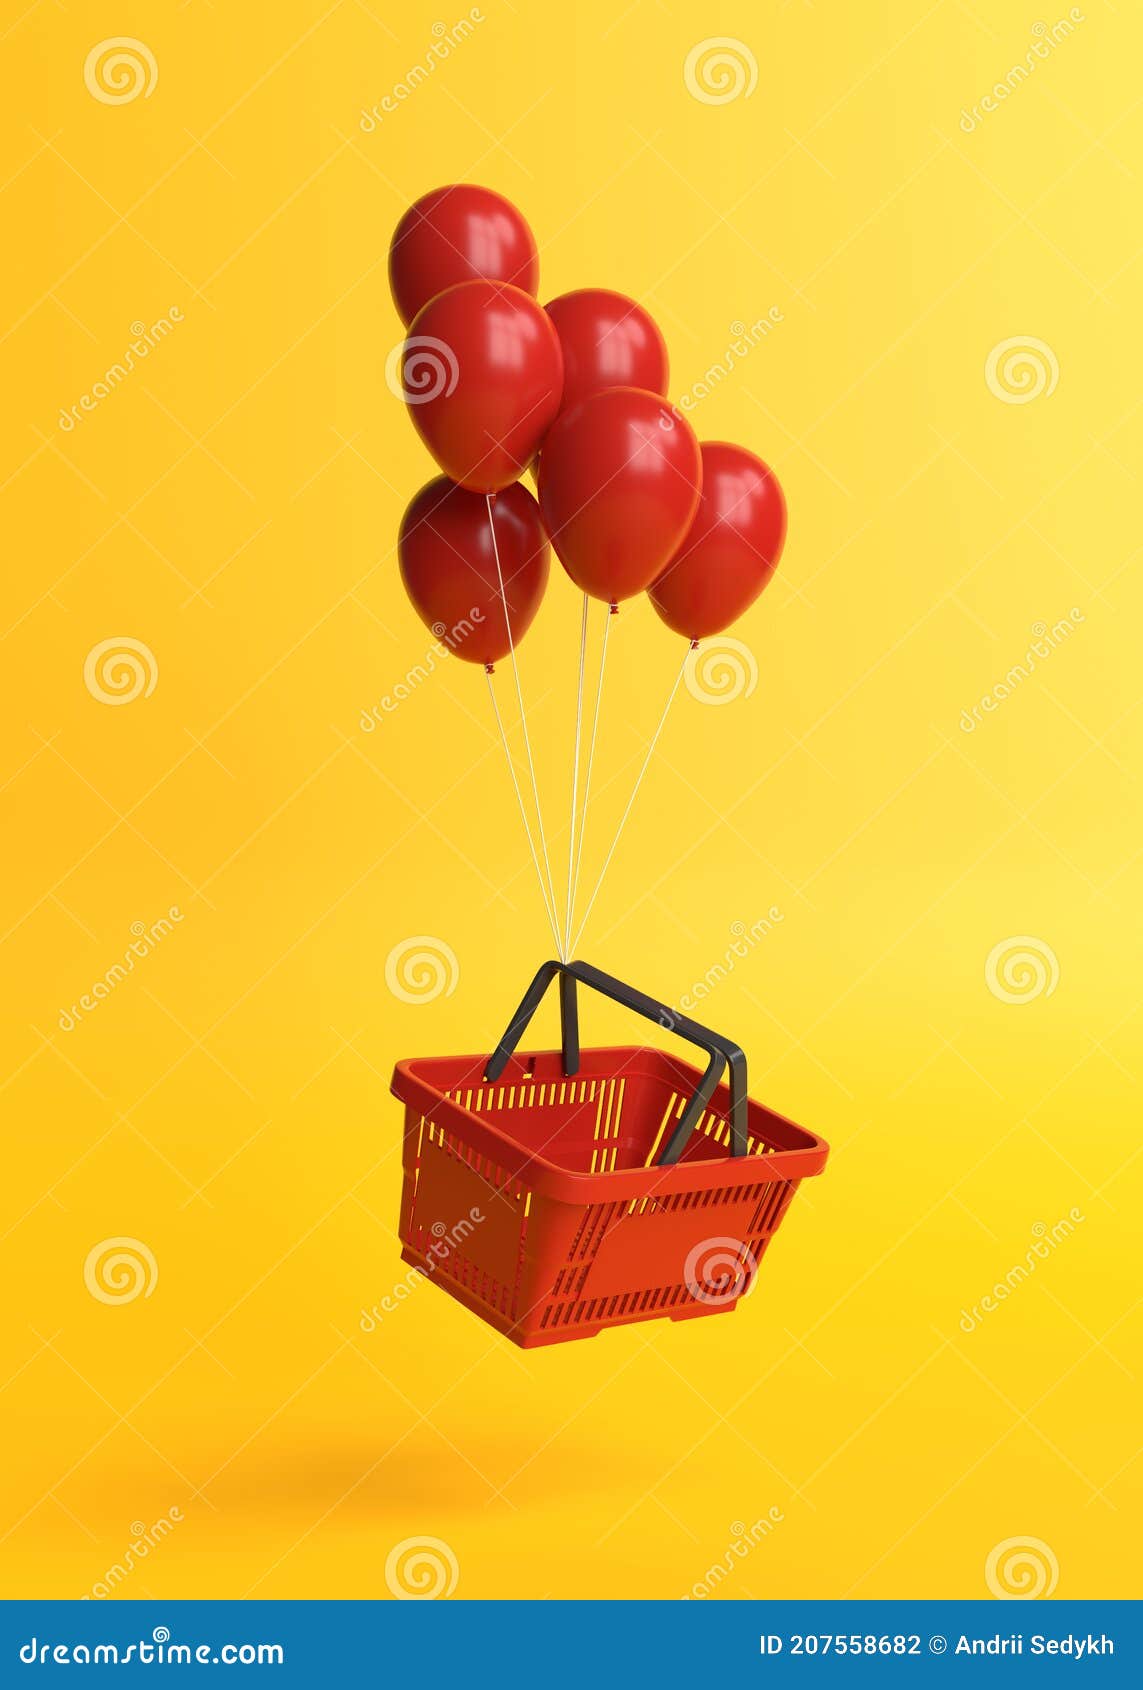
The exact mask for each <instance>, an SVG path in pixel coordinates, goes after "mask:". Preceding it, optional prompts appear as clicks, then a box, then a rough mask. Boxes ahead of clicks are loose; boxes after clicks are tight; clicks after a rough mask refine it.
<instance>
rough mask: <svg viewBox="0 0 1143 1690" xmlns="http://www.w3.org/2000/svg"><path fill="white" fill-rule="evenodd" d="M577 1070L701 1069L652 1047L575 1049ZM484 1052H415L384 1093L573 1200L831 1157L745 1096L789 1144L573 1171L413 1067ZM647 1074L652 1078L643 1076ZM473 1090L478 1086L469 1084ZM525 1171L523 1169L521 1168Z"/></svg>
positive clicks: (509, 1076)
mask: <svg viewBox="0 0 1143 1690" xmlns="http://www.w3.org/2000/svg"><path fill="white" fill-rule="evenodd" d="M580 1057H581V1067H580V1069H579V1072H578V1073H577V1074H576V1075H575V1076H569V1077H568V1078H569V1083H570V1081H571V1080H572V1079H583V1080H588V1079H596V1080H598V1079H616V1078H619V1077H620V1075H621V1074H623V1075H627V1076H632V1077H633V1076H634V1075H636V1074H637V1073H638V1069H637V1067H636V1064H637V1063H639V1062H641V1061H643V1060H644V1059H648V1058H649V1059H651V1061H652V1062H653V1063H654V1064H655V1067H656V1069H657V1073H658V1075H659V1076H661V1075H662V1072H663V1068H664V1066H666V1067H668V1068H669V1069H671V1070H673V1071H674V1072H675V1073H676V1074H678V1075H679V1077H680V1078H681V1077H684V1076H685V1077H686V1078H688V1079H693V1081H694V1082H695V1083H696V1084H697V1082H698V1080H699V1078H700V1070H699V1069H697V1068H695V1067H694V1066H693V1065H692V1064H691V1063H689V1062H686V1061H685V1060H683V1059H682V1058H680V1057H677V1056H675V1055H674V1054H673V1053H671V1052H668V1051H664V1050H660V1049H658V1048H657V1047H655V1046H654V1045H593V1046H590V1047H585V1048H584V1049H582V1050H581V1052H580ZM599 1058H622V1059H623V1060H622V1062H621V1063H619V1065H618V1068H619V1071H618V1072H616V1065H615V1063H613V1062H610V1061H609V1062H608V1063H607V1065H606V1066H607V1072H606V1073H605V1072H603V1071H596V1072H592V1071H591V1070H592V1068H595V1067H597V1064H598V1059H599ZM487 1060H488V1056H487V1053H486V1052H482V1053H474V1054H472V1055H469V1056H439V1055H437V1056H414V1057H407V1058H405V1059H404V1060H403V1061H400V1062H398V1063H397V1064H396V1066H395V1067H394V1070H393V1077H392V1081H391V1084H390V1090H391V1091H392V1093H393V1096H394V1097H396V1098H397V1099H398V1100H399V1101H400V1102H402V1103H404V1104H405V1105H406V1106H407V1107H408V1108H409V1109H411V1110H415V1111H417V1112H418V1115H419V1117H420V1118H421V1119H429V1120H435V1121H437V1122H438V1123H441V1124H443V1123H445V1122H447V1124H448V1125H449V1126H450V1127H451V1128H452V1129H453V1130H454V1131H460V1132H461V1134H462V1135H463V1137H464V1139H465V1141H466V1143H468V1144H469V1145H470V1146H471V1147H472V1148H474V1149H477V1150H479V1151H482V1152H483V1153H484V1154H486V1155H489V1156H492V1157H494V1158H495V1160H496V1161H497V1162H498V1163H499V1164H500V1165H501V1166H502V1167H503V1168H504V1169H505V1171H506V1172H508V1173H510V1174H512V1176H513V1177H515V1178H520V1179H525V1180H526V1183H527V1184H528V1185H529V1187H530V1188H531V1189H532V1190H534V1191H537V1192H539V1193H541V1194H543V1195H547V1196H551V1197H556V1198H560V1199H563V1200H565V1201H571V1202H576V1203H584V1202H591V1203H605V1202H609V1201H612V1200H618V1199H622V1198H630V1197H651V1196H656V1195H660V1194H662V1195H667V1194H669V1193H671V1192H676V1191H702V1190H712V1189H715V1188H717V1187H723V1186H730V1185H753V1184H756V1183H770V1182H772V1181H775V1180H795V1179H803V1178H806V1177H808V1176H810V1175H813V1174H818V1173H821V1171H822V1169H823V1168H824V1166H825V1163H826V1158H827V1157H828V1155H829V1145H828V1144H827V1143H826V1141H825V1139H823V1138H821V1137H820V1136H819V1135H818V1134H817V1133H814V1132H812V1131H810V1129H809V1128H808V1127H802V1126H799V1125H798V1124H797V1123H796V1122H795V1121H791V1120H790V1119H789V1118H788V1117H787V1116H784V1115H780V1114H778V1113H777V1112H776V1111H775V1110H772V1109H769V1108H767V1107H766V1105H765V1104H762V1103H759V1102H758V1101H757V1100H756V1099H753V1098H751V1099H749V1100H748V1108H749V1109H750V1110H751V1111H760V1112H761V1114H762V1115H763V1117H764V1119H765V1122H766V1123H767V1124H769V1123H772V1124H773V1125H774V1126H775V1127H777V1128H778V1129H779V1130H780V1132H782V1133H783V1134H784V1135H788V1136H789V1137H790V1138H791V1139H793V1140H794V1141H795V1142H793V1143H791V1144H790V1145H785V1146H781V1147H780V1148H778V1149H775V1150H773V1151H771V1152H770V1154H769V1155H767V1156H765V1157H762V1156H746V1157H734V1156H731V1155H730V1154H729V1152H728V1151H723V1152H721V1153H720V1154H719V1155H717V1156H702V1157H695V1158H692V1159H689V1160H687V1161H682V1162H676V1163H675V1164H673V1165H672V1166H669V1167H662V1166H658V1167H654V1166H653V1167H638V1168H621V1169H616V1170H614V1171H612V1172H609V1173H590V1172H584V1171H581V1170H578V1169H571V1168H567V1167H564V1166H562V1165H561V1164H560V1163H558V1162H555V1161H553V1160H552V1159H551V1158H550V1157H548V1156H546V1155H544V1154H543V1152H542V1151H539V1150H531V1149H529V1148H528V1146H526V1145H523V1144H521V1143H520V1141H519V1140H517V1139H515V1138H513V1137H511V1136H510V1135H509V1134H507V1133H505V1132H504V1131H503V1130H502V1129H501V1128H499V1127H498V1126H496V1125H495V1124H494V1123H493V1122H492V1121H490V1120H489V1119H488V1118H487V1117H486V1116H484V1115H480V1114H478V1113H477V1112H476V1111H475V1110H471V1109H466V1108H465V1106H464V1105H463V1104H462V1103H460V1102H458V1101H457V1100H456V1099H455V1098H450V1097H448V1096H447V1095H446V1093H445V1092H444V1091H442V1090H441V1089H440V1088H439V1086H437V1085H436V1084H434V1083H433V1080H432V1079H431V1078H430V1077H428V1076H426V1075H425V1074H424V1073H423V1072H419V1071H418V1070H421V1069H422V1068H423V1067H424V1066H425V1065H427V1064H430V1063H431V1064H437V1063H441V1062H447V1063H449V1064H462V1065H465V1066H468V1067H470V1068H471V1069H472V1071H473V1072H482V1071H483V1067H484V1064H485V1063H486V1062H487ZM540 1062H543V1063H545V1065H547V1064H550V1063H554V1064H556V1065H557V1066H558V1067H559V1069H560V1072H561V1075H562V1054H561V1052H560V1051H558V1050H542V1051H524V1052H517V1053H515V1054H514V1055H513V1057H512V1058H511V1059H510V1061H509V1063H508V1065H507V1067H506V1068H505V1071H504V1073H503V1074H502V1075H501V1077H500V1078H499V1079H498V1080H497V1081H495V1082H494V1085H495V1087H497V1088H504V1089H509V1088H511V1087H512V1086H516V1085H521V1084H541V1083H544V1081H542V1080H538V1079H537V1078H536V1076H535V1073H534V1069H535V1067H536V1064H537V1063H540ZM647 1077H652V1076H650V1075H648V1076H647ZM474 1089H476V1088H475V1087H474ZM728 1098H729V1092H728V1088H727V1087H726V1086H725V1085H723V1086H719V1087H718V1089H717V1090H716V1092H715V1095H714V1097H713V1098H712V1099H711V1103H712V1106H715V1105H718V1106H723V1107H725V1105H726V1103H727V1101H728ZM419 1126H420V1122H419V1120H418V1119H417V1118H416V1117H414V1118H413V1119H412V1120H411V1121H410V1122H408V1123H407V1125H406V1136H408V1135H409V1134H410V1133H415V1132H418V1131H419ZM525 1170H526V1171H525Z"/></svg>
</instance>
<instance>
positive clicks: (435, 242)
mask: <svg viewBox="0 0 1143 1690" xmlns="http://www.w3.org/2000/svg"><path fill="white" fill-rule="evenodd" d="M480 276H484V277H487V278H489V279H490V280H492V281H494V282H511V283H512V284H513V285H514V286H515V287H518V288H523V289H524V291H525V293H531V294H534V293H535V291H536V289H537V287H538V286H539V283H540V259H539V255H538V253H537V251H536V242H535V238H534V236H533V234H532V231H531V229H529V227H528V225H527V224H526V223H525V221H524V219H523V218H522V217H521V215H520V213H519V212H518V211H517V210H516V207H515V206H514V205H513V204H512V203H511V201H510V200H506V199H505V198H504V197H503V195H502V194H495V193H493V191H492V189H491V188H476V187H473V186H472V185H471V184H469V183H467V182H461V183H458V184H456V185H455V186H453V187H451V188H434V189H433V191H432V192H431V193H429V194H423V195H422V196H421V198H420V199H419V200H417V202H416V204H415V205H411V206H410V207H409V209H408V211H406V213H405V215H404V216H403V217H402V219H401V221H400V222H399V223H398V225H397V227H396V229H395V230H394V231H393V239H392V242H391V243H390V246H389V286H390V288H391V289H392V292H393V303H394V304H395V305H396V307H397V310H398V311H399V312H400V313H401V321H402V322H403V323H411V322H412V320H413V318H414V317H415V316H416V315H417V312H418V311H419V310H420V309H421V307H422V305H427V304H428V302H429V300H430V299H433V298H435V297H436V295H437V294H438V293H443V291H444V289H445V288H451V287H453V286H455V284H456V283H457V282H471V281H473V280H475V279H476V278H477V277H480Z"/></svg>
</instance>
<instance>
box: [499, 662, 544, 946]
mask: <svg viewBox="0 0 1143 1690" xmlns="http://www.w3.org/2000/svg"><path fill="white" fill-rule="evenodd" d="M485 678H486V680H487V681H488V696H489V698H490V699H491V700H492V714H493V715H494V716H495V717H496V726H497V727H498V728H499V730H500V743H501V744H502V745H503V747H504V758H505V761H506V762H507V764H508V773H509V774H510V775H511V777H512V789H513V791H514V792H515V794H516V802H517V804H519V806H520V820H521V821H522V822H523V823H524V832H525V834H526V835H527V838H528V849H529V851H530V852H531V853H532V865H533V867H534V868H535V870H536V879H537V880H538V881H539V882H540V896H541V898H542V899H543V900H544V914H545V915H546V916H547V918H548V920H549V922H550V923H551V927H552V936H553V938H554V939H555V941H556V948H557V950H558V949H559V943H560V934H559V927H558V925H557V923H556V916H555V911H554V910H553V909H552V907H551V906H550V904H549V903H548V889H547V887H546V886H545V885H544V876H543V872H542V871H541V869H540V859H539V857H538V856H537V854H536V842H535V840H534V839H533V838H532V829H531V827H530V826H529V824H528V812H527V810H526V809H525V808H524V794H523V793H522V792H521V791H520V782H519V781H518V780H517V779H516V765H515V763H514V762H513V760H512V751H511V748H510V747H509V744H508V735H507V733H506V732H505V731H504V721H503V718H502V717H501V715H500V706H499V704H497V702H496V689H495V687H494V686H493V685H492V675H491V673H490V672H489V671H488V670H487V669H486V670H485Z"/></svg>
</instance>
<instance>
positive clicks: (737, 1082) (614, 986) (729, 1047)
mask: <svg viewBox="0 0 1143 1690" xmlns="http://www.w3.org/2000/svg"><path fill="white" fill-rule="evenodd" d="M557 975H558V976H559V981H560V1022H561V1027H562V1033H563V1038H562V1043H563V1060H564V1073H565V1074H568V1075H571V1074H576V1073H578V1072H579V1011H578V1006H577V1002H576V982H577V981H578V982H580V984H582V985H584V986H590V987H591V988H592V989H593V991H596V992H600V993H601V994H602V995H603V996H604V997H606V998H611V999H612V1000H613V1001H614V1002H615V1003H621V1004H622V1005H623V1006H624V1008H626V1009H633V1010H634V1011H635V1013H636V1014H637V1015H642V1016H644V1017H645V1019H646V1020H648V1021H654V1022H656V1023H657V1024H658V1026H660V1027H665V1028H666V1029H667V1031H668V1032H671V1033H677V1034H678V1035H679V1037H680V1038H683V1039H689V1040H690V1041H691V1043H692V1044H695V1045H698V1047H699V1049H700V1050H704V1051H705V1052H706V1054H707V1066H706V1072H705V1073H704V1074H703V1077H702V1079H701V1080H700V1081H699V1083H698V1086H697V1087H696V1088H695V1094H694V1096H693V1097H692V1098H691V1100H690V1102H689V1103H688V1105H687V1107H686V1109H685V1110H684V1111H683V1114H682V1118H681V1119H680V1121H679V1123H678V1125H677V1126H676V1127H675V1130H674V1132H673V1133H672V1134H671V1136H670V1138H669V1139H668V1141H667V1144H666V1146H665V1148H664V1150H663V1152H662V1154H661V1156H660V1157H659V1165H660V1166H664V1167H666V1166H669V1165H670V1164H671V1163H673V1162H677V1161H678V1159H679V1157H680V1156H681V1155H682V1153H683V1146H684V1145H685V1144H686V1142H687V1139H688V1138H689V1137H690V1135H691V1133H692V1132H693V1131H694V1129H695V1128H696V1127H697V1125H698V1123H699V1122H700V1121H701V1120H702V1117H703V1115H704V1114H705V1113H706V1110H707V1107H708V1105H709V1103H710V1100H711V1098H712V1097H713V1096H714V1090H715V1087H716V1086H717V1085H718V1083H719V1081H720V1080H721V1079H722V1076H723V1073H724V1072H725V1070H726V1068H727V1066H728V1065H729V1067H730V1151H731V1155H732V1156H745V1155H746V1153H747V1143H746V1057H745V1055H744V1053H743V1052H742V1050H741V1049H740V1048H739V1046H738V1045H736V1044H733V1043H732V1042H731V1040H729V1039H726V1038H723V1036H722V1034H721V1033H712V1032H711V1030H710V1028H709V1027H701V1026H700V1025H699V1023H698V1022H697V1021H692V1020H690V1018H689V1017H688V1016H686V1015H680V1014H679V1013H678V1011H677V1010H674V1009H669V1008H668V1007H667V1005H666V1004H665V1003H659V1002H658V1000H657V999H655V998H649V997H648V996H647V995H646V993H645V992H637V991H636V990H635V988H634V987H633V986H627V985H624V983H623V981H622V980H616V979H614V978H613V976H612V975H610V974H604V973H603V971H602V970H601V969H598V968H593V967H592V966H591V964H590V963H587V962H557V961H555V960H553V961H551V962H545V963H544V964H543V965H542V967H540V968H539V969H537V971H536V976H535V979H534V980H533V981H532V984H531V985H530V986H529V987H528V990H527V991H526V992H525V993H524V996H523V998H522V999H521V1001H520V1007H519V1009H517V1011H516V1013H515V1015H514V1016H513V1017H512V1019H511V1021H510V1022H509V1023H508V1026H507V1028H506V1030H505V1032H504V1036H503V1038H502V1039H501V1040H500V1043H499V1044H498V1045H497V1046H496V1049H495V1050H494V1051H493V1053H492V1055H491V1056H490V1057H489V1059H488V1065H487V1067H486V1068H485V1070H484V1079H485V1082H486V1083H489V1084H491V1083H493V1082H494V1081H496V1080H498V1079H499V1078H500V1076H501V1074H502V1073H503V1072H504V1068H505V1065H506V1063H507V1061H508V1058H509V1057H510V1056H511V1055H512V1052H513V1051H514V1050H515V1049H516V1046H517V1045H518V1044H519V1042H520V1040H521V1038H522V1037H523V1034H524V1030H525V1028H526V1027H527V1025H528V1023H529V1022H530V1021H531V1019H532V1017H533V1015H534V1014H535V1013H536V1010H537V1009H538V1008H539V1006H540V1003H541V1001H542V999H543V997H544V994H545V992H546V991H547V989H548V987H549V986H550V985H551V983H552V981H553V980H554V979H555V978H556V976H557Z"/></svg>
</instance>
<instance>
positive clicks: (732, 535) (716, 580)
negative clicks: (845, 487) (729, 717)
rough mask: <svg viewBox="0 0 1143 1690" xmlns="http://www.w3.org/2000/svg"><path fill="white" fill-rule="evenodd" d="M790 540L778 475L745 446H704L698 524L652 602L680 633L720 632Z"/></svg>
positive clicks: (656, 587)
mask: <svg viewBox="0 0 1143 1690" xmlns="http://www.w3.org/2000/svg"><path fill="white" fill-rule="evenodd" d="M785 538H786V501H785V499H784V498H783V497H782V489H781V488H780V487H779V485H778V480H777V477H776V476H775V474H774V472H773V470H771V469H768V468H767V467H766V465H765V464H764V463H763V462H762V460H761V458H756V457H755V456H754V454H753V452H747V451H746V450H745V448H744V447H742V446H728V445H726V444H725V443H724V442H723V441H707V442H705V443H704V445H703V448H702V498H701V499H700V501H699V507H698V510H697V512H696V513H695V519H694V521H693V522H692V524H691V526H690V530H689V532H688V534H687V536H686V538H685V539H684V540H683V543H682V545H681V546H680V547H679V549H678V551H677V552H676V553H675V555H674V557H673V558H672V559H671V561H670V563H669V564H668V565H667V567H666V569H664V571H663V573H662V574H661V575H660V576H659V578H658V580H657V581H656V582H655V584H654V586H652V588H651V589H650V597H651V603H652V604H653V605H654V606H655V609H656V610H657V611H658V612H659V615H660V616H661V617H662V618H663V621H664V622H665V623H666V624H667V627H668V628H673V629H674V630H675V632H676V634H685V635H686V637H687V638H688V639H690V640H701V639H704V638H706V636H707V635H709V634H721V633H722V631H723V629H724V628H729V627H730V625H731V623H732V622H736V621H737V620H738V618H739V617H740V616H741V615H742V613H743V611H745V610H748V609H749V608H750V606H751V605H752V604H753V603H754V600H755V599H756V598H757V597H758V595H759V593H760V592H761V591H762V589H763V587H764V586H765V585H766V583H767V581H769V579H770V577H771V575H773V573H774V571H775V569H776V568H777V566H778V559H779V558H780V557H781V555H782V544H783V542H784V540H785Z"/></svg>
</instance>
